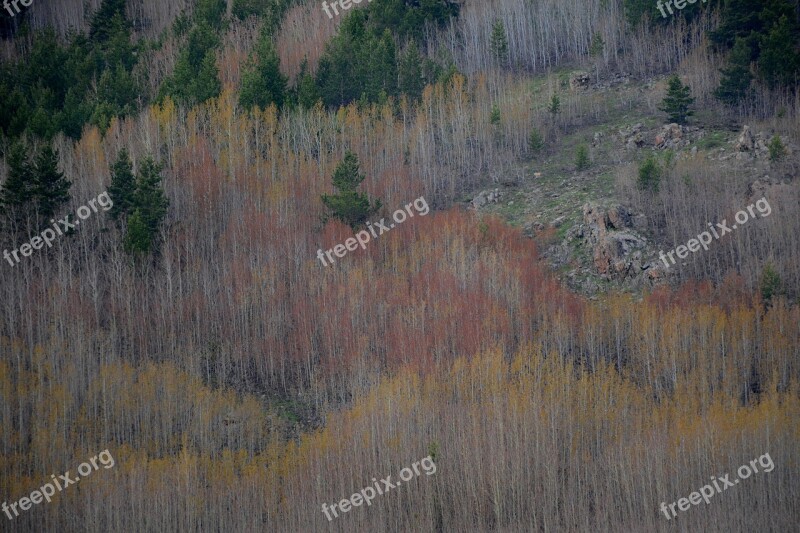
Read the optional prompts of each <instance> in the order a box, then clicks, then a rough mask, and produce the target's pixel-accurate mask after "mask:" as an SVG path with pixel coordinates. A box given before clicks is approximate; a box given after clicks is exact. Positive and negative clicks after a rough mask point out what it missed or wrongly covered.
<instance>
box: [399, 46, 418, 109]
mask: <svg viewBox="0 0 800 533" xmlns="http://www.w3.org/2000/svg"><path fill="white" fill-rule="evenodd" d="M398 70H399V72H398V74H399V75H400V92H402V93H404V94H406V95H407V96H408V97H409V98H411V99H412V100H417V99H419V97H420V96H422V90H423V89H424V88H425V79H424V78H423V77H422V56H421V55H420V53H419V48H418V47H417V43H415V42H414V41H411V44H409V45H408V48H407V49H406V51H405V53H404V54H403V56H402V58H401V59H400V68H399V69H398Z"/></svg>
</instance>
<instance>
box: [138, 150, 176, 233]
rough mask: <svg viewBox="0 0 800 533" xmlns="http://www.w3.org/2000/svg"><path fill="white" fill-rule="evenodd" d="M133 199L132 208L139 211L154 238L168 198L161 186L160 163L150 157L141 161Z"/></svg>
mask: <svg viewBox="0 0 800 533" xmlns="http://www.w3.org/2000/svg"><path fill="white" fill-rule="evenodd" d="M133 199H134V204H133V205H134V209H135V210H137V211H139V213H140V214H141V217H142V221H143V222H144V224H145V226H146V227H147V230H148V231H149V232H150V235H151V237H152V238H153V239H155V237H156V234H157V233H158V229H159V227H160V226H161V223H162V222H163V221H164V217H166V215H167V207H169V200H168V199H167V197H166V195H165V194H164V190H163V189H162V188H161V165H160V164H158V163H156V162H155V161H153V158H152V157H146V158H145V159H144V161H142V166H141V168H140V169H139V176H138V179H137V180H136V192H135V193H134V195H133Z"/></svg>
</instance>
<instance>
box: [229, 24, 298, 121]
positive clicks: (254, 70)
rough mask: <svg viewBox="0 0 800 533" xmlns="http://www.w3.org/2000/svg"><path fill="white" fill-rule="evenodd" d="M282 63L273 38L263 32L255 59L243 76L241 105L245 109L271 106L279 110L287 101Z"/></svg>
mask: <svg viewBox="0 0 800 533" xmlns="http://www.w3.org/2000/svg"><path fill="white" fill-rule="evenodd" d="M280 67H281V61H280V58H278V53H277V52H276V51H275V46H274V45H273V44H272V38H271V37H270V36H269V34H268V33H267V32H262V33H261V37H260V38H259V40H258V44H257V45H256V51H255V57H253V59H252V62H251V64H250V65H249V66H248V68H247V70H246V71H245V73H244V74H243V75H242V90H241V92H240V93H239V105H240V106H242V107H243V108H245V109H250V108H252V107H254V106H258V107H260V108H261V109H266V108H267V107H269V105H270V104H273V103H274V104H275V105H276V106H277V107H278V108H280V107H281V106H283V104H284V101H285V100H286V82H287V78H286V76H284V75H283V74H282V73H281V68H280Z"/></svg>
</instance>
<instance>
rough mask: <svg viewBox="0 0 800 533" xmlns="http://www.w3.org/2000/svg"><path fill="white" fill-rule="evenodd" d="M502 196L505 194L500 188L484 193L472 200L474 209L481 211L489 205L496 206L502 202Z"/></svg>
mask: <svg viewBox="0 0 800 533" xmlns="http://www.w3.org/2000/svg"><path fill="white" fill-rule="evenodd" d="M502 196H503V193H502V192H500V189H499V188H495V189H494V190H493V191H482V192H481V193H480V194H478V196H476V197H475V198H473V199H472V207H474V208H475V209H480V208H481V207H483V206H485V205H488V204H496V203H497V202H499V201H500V198H501V197H502Z"/></svg>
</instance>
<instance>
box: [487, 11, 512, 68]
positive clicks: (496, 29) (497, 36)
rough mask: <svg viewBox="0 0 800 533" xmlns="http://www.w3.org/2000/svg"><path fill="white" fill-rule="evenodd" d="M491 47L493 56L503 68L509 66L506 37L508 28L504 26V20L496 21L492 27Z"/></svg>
mask: <svg viewBox="0 0 800 533" xmlns="http://www.w3.org/2000/svg"><path fill="white" fill-rule="evenodd" d="M489 47H490V49H491V51H492V56H494V58H495V60H497V62H498V63H499V64H500V66H502V67H506V66H508V37H507V36H506V27H505V26H504V25H503V21H502V20H499V19H498V20H496V21H495V23H494V26H492V36H491V38H490V39H489Z"/></svg>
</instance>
